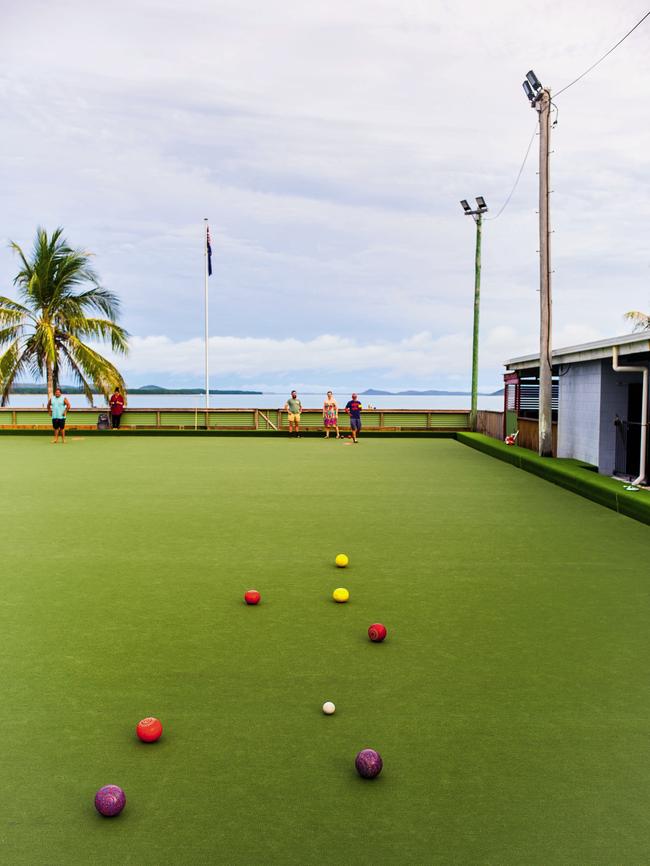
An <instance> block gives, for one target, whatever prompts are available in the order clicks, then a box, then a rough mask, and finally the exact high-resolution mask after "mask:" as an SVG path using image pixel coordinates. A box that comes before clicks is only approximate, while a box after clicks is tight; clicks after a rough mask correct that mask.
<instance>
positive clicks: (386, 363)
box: [0, 0, 650, 391]
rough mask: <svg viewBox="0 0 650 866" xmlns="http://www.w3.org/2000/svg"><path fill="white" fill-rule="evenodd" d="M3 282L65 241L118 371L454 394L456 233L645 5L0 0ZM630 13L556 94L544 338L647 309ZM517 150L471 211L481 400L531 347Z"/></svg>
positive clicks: (638, 51)
mask: <svg viewBox="0 0 650 866" xmlns="http://www.w3.org/2000/svg"><path fill="white" fill-rule="evenodd" d="M2 10H3V16H2V28H1V30H0V116H1V117H2V118H3V121H2V132H1V134H0V294H6V295H9V296H11V297H15V290H14V287H13V284H12V282H13V277H14V275H15V273H16V272H17V269H18V265H17V260H16V257H15V255H14V254H13V253H12V252H11V250H10V249H9V242H10V240H13V241H16V242H17V243H19V244H20V245H21V246H23V247H25V248H27V249H29V248H30V247H31V244H32V242H33V237H34V233H35V230H36V227H37V226H39V225H41V226H44V227H46V228H47V229H48V230H52V229H54V228H55V227H57V226H63V227H64V229H65V234H66V237H67V238H68V240H69V242H70V243H71V244H72V245H73V246H75V247H81V248H83V249H86V250H89V251H91V252H92V253H93V255H94V258H93V264H94V267H95V269H96V270H97V271H98V273H99V275H100V278H101V281H102V284H103V285H105V286H106V287H108V288H110V289H111V290H112V291H114V292H116V293H117V295H118V296H119V298H120V299H121V319H120V321H121V322H122V324H123V325H124V326H125V327H126V328H127V329H128V331H129V332H130V334H131V335H132V336H131V351H130V354H129V356H128V358H126V359H124V360H120V362H119V366H120V369H121V370H122V372H123V373H124V376H125V379H126V381H127V383H128V384H131V385H133V386H137V385H143V384H149V383H153V384H159V385H169V386H179V385H192V386H197V385H201V384H202V382H203V378H202V377H203V346H204V343H203V329H204V315H203V288H204V286H203V267H204V260H203V237H204V235H203V232H204V223H203V220H204V218H205V217H208V218H209V224H210V230H211V235H212V246H213V268H214V272H213V275H212V277H211V278H210V280H209V292H210V335H211V338H210V366H211V381H210V384H211V387H213V388H226V387H236V388H255V389H262V390H265V389H266V390H268V389H275V388H285V387H291V386H293V387H297V388H299V389H300V388H303V389H306V388H315V389H321V388H322V389H325V388H330V387H331V388H334V389H337V388H346V389H352V388H354V389H357V390H361V389H365V388H368V387H374V388H383V389H386V390H399V389H405V388H422V389H426V388H440V389H452V390H455V389H468V388H469V385H470V377H471V338H472V310H473V291H474V243H475V227H474V223H473V221H472V219H471V218H468V217H466V216H464V215H463V212H462V210H461V207H460V204H459V200H460V199H463V198H468V199H469V200H470V201H473V199H474V197H475V196H477V195H483V196H484V197H485V198H486V200H487V203H488V206H489V208H490V212H489V214H488V217H495V216H496V215H497V213H498V211H499V209H500V208H501V206H502V204H503V203H504V201H505V200H506V198H507V196H508V194H509V192H510V190H511V188H512V185H513V183H514V181H515V178H516V175H517V172H518V170H519V168H520V165H521V162H522V159H523V157H524V153H525V151H526V148H527V146H528V144H529V142H530V140H531V137H532V136H533V134H534V130H535V126H536V121H537V115H536V112H535V111H533V110H531V108H530V106H529V104H528V101H527V99H526V97H525V95H524V92H523V90H522V86H521V83H522V81H523V78H524V76H525V73H526V72H527V71H528V70H529V69H531V68H532V69H534V70H535V72H536V73H537V75H538V77H539V78H540V80H541V81H542V83H543V84H544V85H545V86H548V87H550V88H551V89H552V90H559V89H560V88H562V87H564V86H565V85H566V84H568V83H569V82H570V81H571V80H573V79H574V78H575V77H576V76H578V75H579V74H580V73H581V72H583V71H584V70H585V69H586V68H587V67H588V66H590V65H591V64H592V63H593V62H594V61H595V60H597V59H598V58H599V57H600V56H601V55H602V54H604V53H605V51H607V50H608V49H609V48H610V47H611V46H612V45H613V44H614V43H615V42H616V41H617V40H618V39H619V38H620V37H621V36H623V35H624V34H625V33H626V31H628V30H629V29H630V28H631V27H632V26H633V25H634V24H635V23H636V22H637V21H638V20H639V19H640V18H641V17H642V16H643V14H644V13H645V12H646V11H647V8H646V7H644V6H643V5H642V3H641V2H633V0H619V2H617V3H616V4H614V3H611V2H609V0H608V2H603V0H597V2H593V0H592V2H584V0H574V2H572V3H570V4H567V3H565V2H558V0H553V2H543V0H540V2H538V3H537V4H533V5H532V6H530V5H526V4H522V3H520V2H517V3H515V2H511V0H495V2H492V3H485V2H475V0H467V2H464V3H462V4H459V3H457V2H436V0H329V2H328V3H327V4H315V3H305V2H304V0H300V2H297V0H256V2H251V0H232V2H231V0H184V2H182V3H181V2H179V0H176V2H172V0H156V2H153V0H128V2H125V0H111V3H108V4H93V3H88V2H87V0H84V2H80V0H57V3H51V2H49V0H48V2H41V0H3V3H2ZM648 56H650V19H648V20H647V21H646V22H645V23H644V24H643V25H641V27H639V28H638V29H637V30H636V31H635V32H634V33H633V34H632V35H631V36H630V37H629V38H628V39H627V40H626V41H625V42H624V43H623V44H622V45H621V46H620V47H619V48H618V49H617V50H616V51H615V52H614V53H613V54H612V55H611V56H610V57H608V58H607V59H606V60H605V61H604V62H603V63H602V64H601V65H600V66H598V67H597V68H596V69H595V70H594V71H593V72H591V73H590V74H589V75H588V76H587V77H586V78H585V79H584V80H582V81H580V82H578V83H577V84H576V85H574V86H573V87H571V88H569V89H568V90H567V91H566V93H563V94H561V95H559V96H558V99H557V110H558V111H557V120H558V123H557V126H556V128H555V129H554V130H553V133H552V145H551V146H552V151H553V153H552V157H551V189H552V190H553V194H552V196H551V223H552V229H553V235H552V255H553V269H554V273H553V316H554V319H553V342H554V345H555V346H558V347H559V346H566V345H572V344H575V343H580V342H585V341H589V340H592V339H599V338H605V337H610V336H614V335H617V334H621V333H626V332H627V331H628V330H629V327H627V326H626V325H625V323H624V321H623V314H624V312H625V311H626V310H630V309H640V310H645V311H647V312H650V245H649V243H648V224H649V218H650V196H649V194H648V174H649V170H650V113H649V112H648V110H647V94H648V85H649V83H650V82H649V69H650V66H649V64H648ZM537 148H538V139H537V138H535V139H534V141H533V145H532V148H531V152H530V156H529V159H528V161H527V163H526V166H525V168H524V171H523V173H522V176H521V180H520V183H519V186H518V187H517V189H516V191H515V193H514V195H513V197H512V199H511V201H510V203H509V205H508V207H507V208H506V209H505V211H504V212H503V213H502V214H501V215H500V216H499V217H498V218H497V219H493V220H486V222H485V224H484V230H483V262H482V264H483V267H482V282H481V340H480V377H479V383H480V388H481V390H484V391H489V390H493V389H495V388H498V387H499V385H500V383H501V380H502V373H503V362H504V360H506V359H507V358H509V357H513V356H516V355H518V354H524V353H529V352H534V351H535V349H536V347H537V345H538V341H539V336H538V333H539V294H538V286H539V271H538V254H537V250H538V242H537V238H538V224H537V175H536V170H537Z"/></svg>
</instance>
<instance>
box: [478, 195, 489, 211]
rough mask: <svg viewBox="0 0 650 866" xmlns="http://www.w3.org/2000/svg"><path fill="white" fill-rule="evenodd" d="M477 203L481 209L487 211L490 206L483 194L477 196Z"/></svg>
mask: <svg viewBox="0 0 650 866" xmlns="http://www.w3.org/2000/svg"><path fill="white" fill-rule="evenodd" d="M476 204H477V205H478V209H479V210H480V211H486V210H487V209H488V206H487V205H486V204H485V199H484V198H483V196H482V195H477V196H476Z"/></svg>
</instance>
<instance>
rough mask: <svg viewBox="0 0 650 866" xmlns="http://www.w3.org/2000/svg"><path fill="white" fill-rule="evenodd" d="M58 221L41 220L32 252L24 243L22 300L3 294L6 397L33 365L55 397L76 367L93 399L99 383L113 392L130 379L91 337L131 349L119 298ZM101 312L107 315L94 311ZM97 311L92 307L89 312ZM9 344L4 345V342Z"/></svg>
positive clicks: (1, 392) (19, 282) (0, 390)
mask: <svg viewBox="0 0 650 866" xmlns="http://www.w3.org/2000/svg"><path fill="white" fill-rule="evenodd" d="M62 234H63V229H61V228H58V229H57V230H56V231H55V232H53V234H52V235H51V236H50V237H48V235H47V232H46V231H45V229H42V228H38V229H37V231H36V240H35V243H34V250H33V253H32V256H31V259H28V257H27V256H26V255H25V253H24V252H23V251H22V249H21V248H20V247H19V246H18V244H16V243H12V244H11V247H12V249H13V250H15V252H16V253H18V255H19V257H20V259H21V262H22V267H21V269H20V271H19V272H18V274H17V276H16V278H15V279H14V285H15V286H17V288H18V295H19V298H20V303H19V302H18V301H13V300H11V298H5V297H2V296H0V405H2V406H4V405H6V403H7V401H8V399H9V394H10V393H11V388H12V386H13V384H14V382H15V381H16V380H17V379H18V378H19V377H20V376H21V375H24V374H25V373H29V374H31V375H32V376H33V377H34V378H36V377H39V376H40V377H42V376H43V375H46V376H47V393H48V396H49V397H51V396H52V394H53V393H54V389H55V388H56V387H57V386H58V385H59V384H60V373H61V370H62V369H64V368H68V369H69V370H70V372H71V373H72V375H73V377H74V379H75V380H76V382H77V383H78V384H79V385H81V387H82V388H83V391H84V394H85V395H86V397H87V398H88V401H89V402H90V403H91V404H92V400H93V389H94V390H95V392H96V393H101V394H104V395H105V396H108V394H109V393H110V392H111V391H112V390H114V388H115V387H119V388H121V389H122V390H124V387H125V386H124V381H123V379H122V376H121V375H120V373H119V371H118V370H117V369H116V367H114V366H113V364H111V362H110V361H108V360H107V359H106V358H104V357H103V356H102V355H100V354H99V353H98V352H97V351H96V350H95V349H93V348H92V347H91V346H89V345H88V344H87V343H86V342H85V340H87V339H90V340H94V341H97V340H100V341H103V342H110V344H111V346H112V348H113V351H115V352H118V353H120V354H126V352H127V350H128V344H127V339H128V336H129V335H128V334H127V332H126V331H125V330H124V329H123V328H121V327H120V326H119V325H118V324H117V321H116V319H117V315H118V311H119V301H118V299H117V297H116V295H114V294H113V293H112V292H109V291H108V290H107V289H104V288H102V287H101V286H100V285H99V282H98V278H97V275H96V274H95V272H94V271H93V269H92V268H91V267H90V264H89V258H90V254H89V253H87V252H83V251H82V250H74V249H72V248H71V247H70V246H69V245H68V242H67V241H66V240H65V239H64V238H63V237H62ZM93 313H98V314H100V318H95V317H94V316H92V314H93ZM88 314H91V315H88ZM3 347H5V348H4V352H2V348H3Z"/></svg>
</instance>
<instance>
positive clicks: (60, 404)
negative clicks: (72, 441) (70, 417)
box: [47, 388, 70, 445]
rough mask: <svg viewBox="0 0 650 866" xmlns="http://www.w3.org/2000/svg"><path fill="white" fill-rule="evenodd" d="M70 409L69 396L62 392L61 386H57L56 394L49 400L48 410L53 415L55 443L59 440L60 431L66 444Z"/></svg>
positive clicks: (53, 442) (63, 442)
mask: <svg viewBox="0 0 650 866" xmlns="http://www.w3.org/2000/svg"><path fill="white" fill-rule="evenodd" d="M69 409H70V403H69V402H68V398H67V397H64V396H63V395H62V394H61V389H60V388H56V389H55V391H54V396H53V397H50V399H49V400H48V401H47V411H48V412H49V413H50V415H51V416H52V427H53V428H54V439H53V440H52V444H53V445H56V443H57V442H58V441H59V433H60V434H61V444H62V445H65V416H66V415H67V414H68V411H69Z"/></svg>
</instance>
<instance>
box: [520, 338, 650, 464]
mask: <svg viewBox="0 0 650 866" xmlns="http://www.w3.org/2000/svg"><path fill="white" fill-rule="evenodd" d="M505 366H506V369H507V371H508V372H507V373H506V377H505V378H506V409H508V408H510V406H512V405H513V402H514V404H515V405H516V406H518V405H519V398H518V396H515V397H514V400H513V397H512V396H510V397H509V396H508V389H511V391H512V389H514V391H515V395H516V394H517V389H519V390H521V388H522V387H524V386H525V383H528V385H529V387H530V386H531V385H532V386H533V387H534V386H535V384H537V386H538V383H539V379H538V377H539V353H538V354H536V355H524V356H522V357H519V358H511V359H510V360H509V361H506V364H505ZM552 366H553V376H554V381H555V380H556V381H557V386H558V388H557V422H558V423H557V456H558V457H574V458H576V459H578V460H583V461H584V462H585V463H590V464H592V465H594V466H596V467H598V471H599V472H601V473H602V474H604V475H620V476H622V477H628V478H633V479H635V480H637V481H642V480H644V478H645V477H646V471H647V470H646V467H650V442H649V437H648V436H647V425H648V379H649V378H650V377H649V375H648V370H649V369H650V332H648V331H642V332H639V333H635V334H626V335H625V336H622V337H613V338H611V339H609V340H597V341H596V342H593V343H583V344H582V345H579V346H569V347H567V348H565V349H556V350H555V351H553V353H552ZM629 368H633V369H629ZM529 401H530V395H529ZM535 411H536V402H535V408H534V409H533V414H534V412H535ZM530 414H531V412H530V409H529V415H530ZM644 454H645V459H644V458H643V455H644ZM642 476H643V477H642Z"/></svg>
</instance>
